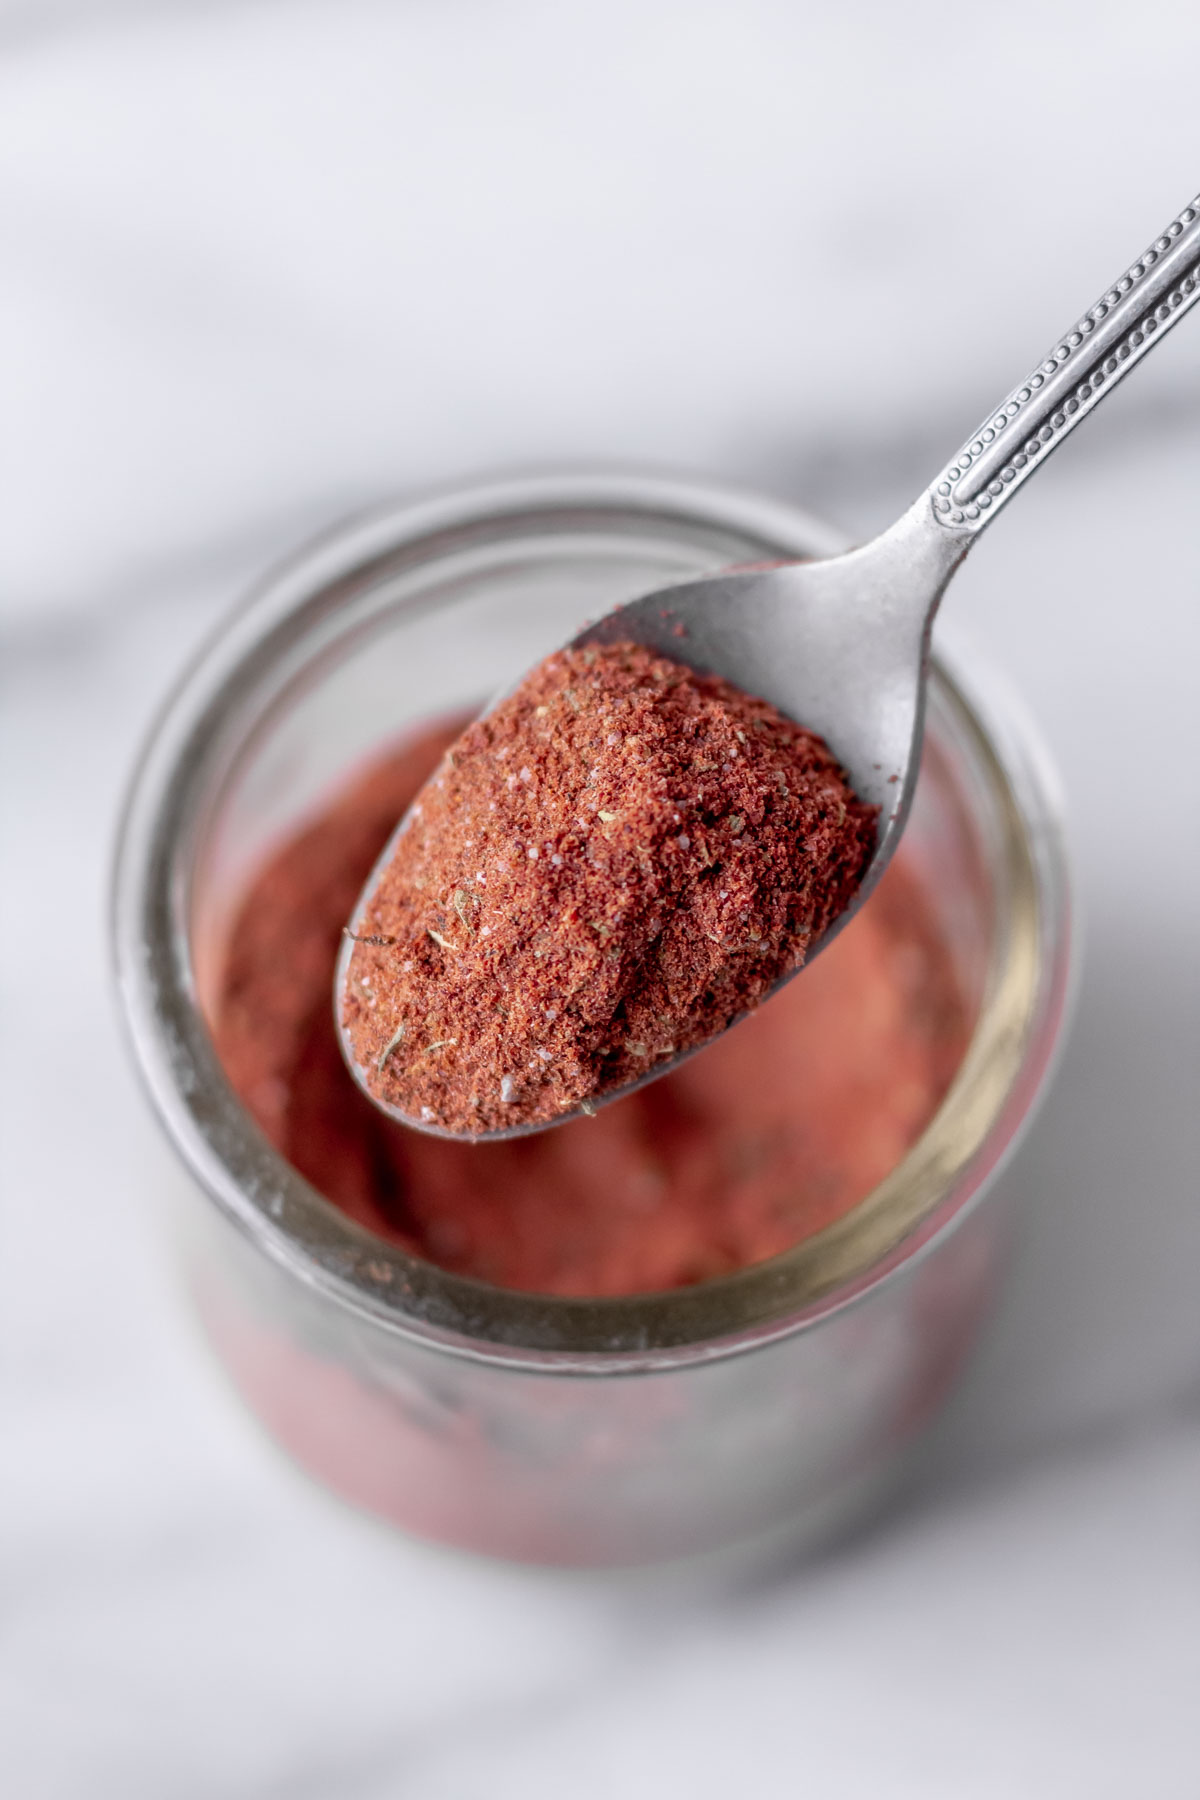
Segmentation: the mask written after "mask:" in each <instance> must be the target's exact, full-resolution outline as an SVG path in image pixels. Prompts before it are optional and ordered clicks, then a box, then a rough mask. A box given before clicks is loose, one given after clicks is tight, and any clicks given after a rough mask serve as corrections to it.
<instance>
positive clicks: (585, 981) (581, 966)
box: [343, 644, 876, 1134]
mask: <svg viewBox="0 0 1200 1800" xmlns="http://www.w3.org/2000/svg"><path fill="white" fill-rule="evenodd" d="M875 810H876V809H875V808H873V807H869V806H866V805H864V804H863V803H862V802H861V801H859V800H858V799H856V797H855V795H854V794H853V792H852V790H851V789H850V787H849V786H848V784H847V782H846V779H845V776H844V775H843V773H842V771H841V770H840V769H839V767H838V765H837V763H836V761H835V760H834V758H833V757H832V756H831V755H830V753H829V751H828V750H827V749H826V747H825V745H824V744H823V743H822V741H821V740H820V739H819V738H817V737H815V736H814V735H813V734H812V733H811V732H809V731H805V730H804V729H803V728H802V727H800V726H798V725H796V724H794V723H793V722H792V721H791V720H789V719H786V718H784V716H783V715H782V714H781V713H779V712H778V711H777V710H776V709H775V708H774V707H773V706H770V705H769V704H768V703H767V702H766V701H764V700H756V699H752V698H751V697H750V695H748V694H745V693H743V692H742V691H741V690H740V689H738V688H736V687H733V686H732V685H731V684H730V683H729V682H727V681H723V680H721V679H720V678H718V677H716V676H708V675H697V674H695V673H694V672H693V671H692V670H690V669H687V668H685V667H684V666H683V665H682V664H680V663H675V662H670V661H668V660H666V659H665V658H663V657H661V656H657V655H655V654H654V652H653V651H650V650H647V649H645V648H643V647H642V646H641V645H637V644H613V645H606V646H603V647H599V646H597V647H593V648H588V649H583V650H565V651H558V652H556V653H555V654H554V655H553V656H551V657H549V658H547V659H546V661H545V662H543V663H541V664H539V666H538V667H537V668H536V669H534V670H533V671H532V672H531V673H530V674H529V675H528V676H526V678H525V679H524V680H523V681H522V682H521V684H520V686H519V687H518V688H517V689H516V690H515V691H514V692H513V693H512V694H510V695H509V696H508V697H507V698H506V699H505V700H503V701H502V702H501V703H500V705H499V706H497V707H496V708H495V709H494V710H493V711H492V712H491V713H489V714H488V715H487V717H485V718H483V719H480V720H478V721H476V722H475V723H474V724H472V725H471V726H470V727H469V728H468V729H467V731H466V732H465V733H464V734H463V736H462V737H461V738H460V739H459V740H458V741H457V742H456V743H455V744H454V745H453V746H452V747H451V749H450V750H449V752H448V754H447V756H446V758H445V761H444V762H443V764H442V765H441V767H440V769H439V770H438V771H437V773H436V775H435V777H434V778H433V780H432V781H431V782H430V783H429V785H428V786H427V787H426V788H425V789H424V790H423V792H422V793H421V795H420V797H419V800H418V802H417V804H416V805H415V806H414V808H413V813H412V817H411V819H410V821H409V823H408V825H407V828H406V829H405V830H404V831H403V832H402V833H401V835H400V837H399V839H398V841H397V844H396V847H395V851H394V853H393V855H392V858H391V861H390V862H389V864H388V866H387V868H386V869H385V870H384V872H383V874H382V875H381V877H380V879H379V881H378V882H377V883H376V886H375V889H374V891H373V893H372V895H371V897H370V900H369V901H368V903H367V905H366V908H365V910H364V913H363V915H362V917H361V918H360V919H359V920H358V921H357V924H356V931H357V933H358V934H359V941H358V942H357V943H356V945H355V947H354V951H353V954H352V956H351V958H350V965H349V977H348V981H347V984H346V994H345V1003H344V1011H343V1020H344V1024H345V1026H346V1028H347V1032H348V1035H349V1038H350V1042H351V1045H352V1049H353V1053H354V1057H355V1061H356V1063H357V1064H358V1066H359V1068H360V1069H361V1070H362V1071H363V1074H364V1077H365V1079H366V1082H367V1085H368V1087H369V1088H370V1090H371V1092H372V1093H373V1094H375V1095H376V1096H377V1097H378V1098H379V1099H381V1100H383V1101H386V1102H388V1103H390V1104H392V1105H394V1106H397V1107H399V1108H400V1110H401V1111H403V1112H404V1113H405V1114H407V1115H408V1116H409V1117H410V1118H413V1119H417V1118H421V1119H423V1120H425V1121H427V1122H429V1123H430V1124H436V1125H439V1126H442V1127H445V1128H447V1129H449V1130H453V1131H456V1132H460V1133H466V1134H478V1133H480V1132H484V1131H490V1130H498V1129H504V1128H506V1127H511V1126H514V1125H523V1124H529V1123H533V1122H541V1121H545V1120H549V1119H554V1118H556V1117H558V1116H559V1115H560V1114H561V1113H563V1112H567V1111H570V1110H572V1109H574V1108H575V1107H576V1106H578V1104H579V1103H580V1101H585V1100H588V1099H590V1098H591V1097H592V1096H597V1095H601V1094H604V1093H606V1092H608V1091H611V1090H613V1089H616V1088H621V1087H624V1086H627V1085H628V1084H629V1083H631V1082H633V1081H635V1080H637V1079H638V1078H639V1077H640V1076H643V1075H645V1074H647V1073H650V1072H652V1071H653V1069H654V1066H655V1064H656V1062H658V1061H659V1059H661V1058H663V1057H671V1056H673V1055H674V1054H675V1053H676V1052H677V1051H682V1050H687V1049H691V1048H693V1047H695V1046H696V1045H699V1044H702V1043H704V1042H706V1041H707V1040H708V1039H709V1038H712V1037H715V1036H716V1035H717V1034H718V1033H719V1032H721V1031H723V1030H724V1029H725V1028H726V1027H727V1026H728V1025H729V1024H730V1023H731V1022H732V1021H733V1020H734V1019H736V1018H738V1017H740V1016H741V1015H742V1014H743V1013H745V1012H747V1011H749V1010H750V1009H751V1008H753V1007H755V1006H756V1005H757V1004H758V1003H759V1001H760V1000H762V999H764V998H765V997H766V995H767V993H768V992H769V991H770V989H771V988H772V987H773V985H774V984H775V983H776V982H777V981H778V980H779V979H780V977H781V976H783V975H786V974H788V973H790V972H791V971H793V970H795V969H796V968H798V967H799V965H800V964H801V963H802V962H803V960H804V956H805V953H806V951H807V949H808V946H809V943H810V942H811V941H812V939H813V937H814V936H816V935H817V934H819V933H820V932H821V931H823V930H824V929H825V927H826V926H827V925H828V924H829V923H830V922H831V921H832V920H833V919H834V918H836V917H837V915H838V914H839V913H840V912H842V911H843V910H844V908H845V907H846V905H847V904H848V903H849V901H850V899H851V897H852V896H853V893H854V890H855V888H856V887H857V886H858V882H859V880H860V878H861V876H862V873H863V870H864V869H865V867H866V864H867V862H868V861H869V859H870V855H871V851H872V849H873V846H874V841H875Z"/></svg>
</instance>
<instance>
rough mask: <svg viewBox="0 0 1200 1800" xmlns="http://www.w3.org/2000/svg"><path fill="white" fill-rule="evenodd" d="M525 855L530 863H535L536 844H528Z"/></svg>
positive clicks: (536, 856)
mask: <svg viewBox="0 0 1200 1800" xmlns="http://www.w3.org/2000/svg"><path fill="white" fill-rule="evenodd" d="M525 854H526V856H527V857H528V858H529V860H530V862H536V861H537V859H538V847H537V845H536V844H530V846H529V848H528V850H527V851H526V852H525Z"/></svg>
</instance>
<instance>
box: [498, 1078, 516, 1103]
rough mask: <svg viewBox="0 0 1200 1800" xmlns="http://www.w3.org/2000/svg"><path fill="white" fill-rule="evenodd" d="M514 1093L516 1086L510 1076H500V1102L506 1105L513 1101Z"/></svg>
mask: <svg viewBox="0 0 1200 1800" xmlns="http://www.w3.org/2000/svg"><path fill="white" fill-rule="evenodd" d="M516 1092H517V1084H516V1082H515V1081H514V1080H513V1078H512V1076H511V1075H502V1076H501V1077H500V1098H501V1100H503V1101H504V1102H505V1103H506V1104H507V1103H508V1102H509V1101H510V1100H514V1099H515V1098H516Z"/></svg>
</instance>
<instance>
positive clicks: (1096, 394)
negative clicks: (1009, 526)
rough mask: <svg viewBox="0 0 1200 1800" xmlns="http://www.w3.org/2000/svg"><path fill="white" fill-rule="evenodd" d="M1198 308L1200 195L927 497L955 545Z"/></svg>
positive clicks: (969, 442) (981, 524)
mask: <svg viewBox="0 0 1200 1800" xmlns="http://www.w3.org/2000/svg"><path fill="white" fill-rule="evenodd" d="M1197 300H1200V194H1198V195H1197V196H1196V198H1195V199H1194V200H1192V201H1191V202H1190V204H1189V205H1187V206H1185V207H1184V208H1183V211H1182V212H1181V213H1179V214H1178V215H1177V217H1176V218H1174V219H1172V220H1171V223H1170V224H1169V225H1168V226H1167V228H1166V230H1165V231H1163V232H1162V234H1161V235H1160V236H1159V237H1157V238H1155V240H1154V242H1153V243H1152V244H1151V246H1150V248H1149V249H1148V250H1146V251H1145V252H1144V254H1143V255H1142V256H1140V257H1139V258H1138V260H1137V261H1136V262H1135V263H1131V264H1130V266H1129V267H1128V268H1127V269H1126V270H1125V271H1124V272H1123V274H1121V275H1120V276H1118V278H1117V280H1116V281H1114V282H1113V284H1112V286H1111V287H1110V288H1108V289H1107V291H1106V292H1105V293H1103V294H1102V295H1101V296H1100V298H1099V300H1097V302H1096V304H1095V305H1094V306H1093V307H1091V308H1090V309H1089V310H1088V311H1087V312H1086V313H1084V315H1083V317H1082V318H1081V319H1080V320H1079V322H1078V323H1077V324H1076V325H1074V326H1072V328H1071V330H1070V331H1068V332H1065V333H1064V334H1063V336H1062V337H1061V338H1059V339H1058V341H1057V342H1056V344H1055V345H1054V347H1053V349H1052V350H1050V351H1049V352H1048V354H1047V356H1046V358H1045V360H1044V361H1043V362H1040V363H1039V364H1038V365H1037V368H1036V369H1035V370H1034V371H1033V373H1032V374H1031V375H1029V376H1028V377H1027V378H1026V379H1025V380H1024V381H1023V382H1021V383H1020V385H1019V386H1018V387H1015V388H1014V389H1013V391H1012V393H1011V394H1009V395H1008V397H1007V399H1006V400H1005V401H1004V402H1003V403H1002V404H1001V405H1000V406H998V407H997V408H996V410H995V412H993V413H989V414H988V416H987V418H986V419H985V420H984V422H983V424H982V425H981V426H980V427H979V429H978V431H976V432H975V433H974V435H973V436H972V437H970V438H968V439H967V441H966V443H965V444H964V445H963V447H962V449H961V450H960V451H959V453H958V455H957V456H956V457H954V459H953V460H952V461H951V462H950V463H948V464H947V466H946V468H945V469H943V471H942V473H941V474H940V475H939V476H938V478H937V480H936V481H935V482H934V483H933V485H932V487H931V488H930V490H929V493H930V499H931V500H932V502H933V516H934V518H935V519H936V520H937V521H938V523H939V524H941V525H944V526H946V527H947V528H948V529H949V530H950V531H952V532H953V533H954V534H955V535H956V536H959V537H962V536H967V535H971V536H973V535H975V534H976V533H978V532H980V531H982V530H983V528H984V526H985V525H986V524H987V523H988V521H989V520H990V519H993V518H994V517H995V515H996V514H997V513H998V512H999V510H1000V508H1001V507H1002V506H1003V505H1004V503H1005V501H1006V500H1008V499H1009V498H1011V496H1012V494H1013V493H1014V492H1015V490H1016V489H1017V488H1019V487H1020V485H1021V483H1022V482H1023V481H1026V480H1027V479H1028V478H1029V476H1030V475H1032V474H1033V472H1034V470H1035V469H1036V468H1038V467H1039V465H1040V464H1041V463H1043V462H1045V460H1046V457H1047V456H1048V455H1049V454H1050V452H1051V451H1052V450H1054V449H1056V448H1057V447H1058V445H1059V444H1061V443H1062V441H1063V439H1064V438H1065V437H1066V436H1067V435H1068V433H1069V432H1072V431H1074V429H1075V427H1076V426H1077V425H1078V424H1079V422H1080V420H1081V419H1085V418H1086V417H1087V415H1088V414H1089V413H1090V412H1091V410H1092V408H1093V407H1094V406H1096V405H1098V403H1099V402H1100V401H1101V400H1102V399H1103V398H1104V396H1105V394H1107V393H1108V391H1109V389H1110V388H1114V387H1115V386H1116V385H1117V383H1118V381H1120V380H1121V379H1122V377H1123V376H1125V375H1128V373H1129V371H1130V370H1131V369H1132V368H1133V367H1134V365H1135V364H1136V363H1137V362H1138V361H1139V360H1140V359H1141V358H1142V357H1143V356H1145V355H1146V353H1147V352H1148V351H1149V350H1151V349H1153V347H1154V345H1155V344H1156V343H1157V342H1158V340H1159V339H1160V338H1161V337H1163V336H1164V334H1165V333H1166V332H1168V331H1169V330H1170V328H1171V326H1172V325H1174V324H1175V323H1176V322H1177V321H1178V320H1179V319H1181V318H1182V317H1183V315H1184V313H1185V312H1186V311H1187V310H1188V308H1189V307H1190V306H1192V305H1194V304H1195V302H1196V301H1197Z"/></svg>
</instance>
